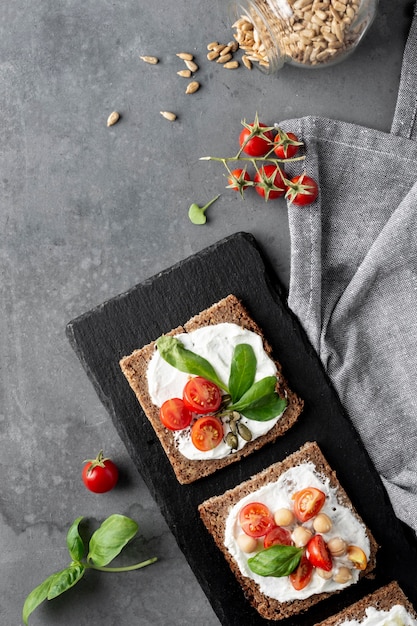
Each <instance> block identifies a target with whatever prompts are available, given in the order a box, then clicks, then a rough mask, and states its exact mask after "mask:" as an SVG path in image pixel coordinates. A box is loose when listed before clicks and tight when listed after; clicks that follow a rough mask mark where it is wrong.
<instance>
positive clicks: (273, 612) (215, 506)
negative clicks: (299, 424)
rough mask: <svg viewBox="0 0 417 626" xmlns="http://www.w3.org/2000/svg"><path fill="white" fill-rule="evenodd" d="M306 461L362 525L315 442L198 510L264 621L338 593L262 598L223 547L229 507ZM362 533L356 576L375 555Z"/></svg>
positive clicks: (372, 562)
mask: <svg viewBox="0 0 417 626" xmlns="http://www.w3.org/2000/svg"><path fill="white" fill-rule="evenodd" d="M308 462H312V463H313V464H314V465H315V468H316V471H317V473H318V474H319V475H321V476H323V477H324V478H328V479H329V484H330V487H334V488H336V489H337V499H338V502H339V504H341V505H344V506H346V507H348V508H349V509H350V510H351V511H352V514H353V515H354V516H355V517H356V518H357V519H358V520H360V521H361V522H362V524H364V522H363V521H362V519H361V517H360V516H359V514H358V513H357V511H356V509H355V508H354V506H353V504H352V502H351V501H350V499H349V497H348V495H347V494H346V492H345V490H344V489H343V487H342V486H341V485H340V483H339V481H338V479H337V477H336V472H335V471H334V470H333V469H332V468H331V467H330V465H329V464H328V462H327V461H326V459H325V458H324V456H323V454H322V452H321V450H320V448H319V446H318V444H317V443H316V442H307V443H305V444H304V445H303V446H302V447H301V448H300V449H299V450H298V451H297V452H294V453H293V454H291V455H290V456H288V457H287V458H285V459H284V460H283V461H280V462H277V463H274V464H273V465H270V466H269V467H268V468H266V469H265V470H263V471H262V472H259V473H258V474H255V475H254V476H252V478H250V479H249V480H247V481H245V482H243V483H241V484H240V485H237V486H236V487H234V488H233V489H230V490H228V491H226V492H225V493H224V494H222V495H219V496H213V497H212V498H209V499H208V500H206V501H205V502H202V503H201V504H200V505H199V507H198V510H199V513H200V517H201V519H202V521H203V523H204V525H205V526H206V528H207V530H208V531H209V532H210V534H211V535H212V537H213V539H214V541H215V543H216V545H217V546H218V548H220V550H221V551H222V553H223V555H224V557H225V558H226V561H227V562H228V564H229V566H230V568H231V570H232V571H233V573H234V575H235V576H236V578H237V580H238V582H239V584H240V585H241V587H242V588H243V591H244V594H245V596H246V598H247V599H248V600H249V602H250V603H251V604H252V606H253V607H254V608H255V609H256V610H257V611H258V613H260V615H262V617H264V618H266V619H270V620H280V619H285V618H288V617H290V616H292V615H297V614H298V613H301V612H304V611H306V610H307V609H309V608H310V607H311V606H313V605H314V604H317V602H319V601H321V600H324V599H325V598H328V597H329V596H330V595H333V593H338V592H325V593H319V594H315V595H313V596H311V597H310V598H307V599H305V600H292V601H288V602H279V601H278V600H275V599H273V598H270V597H267V596H265V595H264V594H263V593H262V592H261V591H260V589H259V586H258V584H257V583H256V582H255V581H254V580H252V579H251V578H249V577H247V576H244V575H243V574H242V573H241V571H240V569H239V566H238V564H237V562H236V561H235V559H234V558H233V556H232V555H231V554H230V552H229V550H228V549H227V548H226V547H225V545H224V536H225V527H226V520H227V517H228V515H229V513H230V511H231V509H232V507H233V506H234V505H235V504H237V503H238V502H239V501H240V500H241V499H242V498H244V497H245V496H247V495H248V494H250V493H252V492H254V491H256V490H257V489H259V488H260V487H263V486H264V485H267V484H269V483H271V482H274V481H276V480H278V478H279V477H280V476H281V474H283V473H284V472H286V471H287V470H289V469H290V468H292V467H295V466H297V465H301V464H302V463H308ZM306 486H307V485H306ZM366 530H367V535H368V538H369V542H370V546H371V552H370V558H369V560H368V563H367V567H366V569H365V570H363V571H362V572H361V573H360V576H366V575H368V574H370V572H371V571H372V570H373V569H374V568H375V565H376V552H377V549H378V545H377V543H376V541H375V539H374V537H373V535H372V533H371V531H370V530H369V529H366Z"/></svg>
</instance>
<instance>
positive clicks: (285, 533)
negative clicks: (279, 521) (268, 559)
mask: <svg viewBox="0 0 417 626" xmlns="http://www.w3.org/2000/svg"><path fill="white" fill-rule="evenodd" d="M277 544H279V545H281V546H290V545H291V544H292V540H291V533H290V531H289V530H287V529H286V528H282V526H275V528H272V529H271V530H270V531H269V532H268V533H267V535H266V536H265V539H264V548H270V547H271V546H275V545H277Z"/></svg>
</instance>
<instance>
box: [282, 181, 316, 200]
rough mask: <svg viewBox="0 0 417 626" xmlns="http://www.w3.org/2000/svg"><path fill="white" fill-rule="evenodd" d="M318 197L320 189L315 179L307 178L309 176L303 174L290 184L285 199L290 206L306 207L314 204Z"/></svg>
mask: <svg viewBox="0 0 417 626" xmlns="http://www.w3.org/2000/svg"><path fill="white" fill-rule="evenodd" d="M318 195H319V187H318V184H317V183H316V181H315V180H314V178H311V176H307V174H301V175H300V176H294V178H291V180H290V181H289V182H288V189H287V192H286V194H285V197H286V198H287V199H288V200H289V202H290V204H295V205H297V206H305V205H307V204H311V203H312V202H314V200H316V198H317V197H318Z"/></svg>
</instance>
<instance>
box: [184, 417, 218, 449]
mask: <svg viewBox="0 0 417 626" xmlns="http://www.w3.org/2000/svg"><path fill="white" fill-rule="evenodd" d="M222 439H223V424H222V423H221V421H220V420H219V419H218V418H217V417H214V416H212V415H208V416H207V417H200V418H199V419H198V420H196V421H195V422H194V424H193V425H192V426H191V441H192V442H193V444H194V445H195V447H196V448H197V450H202V451H203V452H207V451H208V450H213V448H215V447H216V446H218V445H219V443H220V442H221V441H222Z"/></svg>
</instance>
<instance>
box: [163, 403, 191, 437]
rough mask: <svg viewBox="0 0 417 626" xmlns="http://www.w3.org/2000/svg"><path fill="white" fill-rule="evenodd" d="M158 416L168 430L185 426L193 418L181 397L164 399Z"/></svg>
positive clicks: (180, 428)
mask: <svg viewBox="0 0 417 626" xmlns="http://www.w3.org/2000/svg"><path fill="white" fill-rule="evenodd" d="M159 417H160V420H161V422H162V423H163V425H164V426H165V428H169V430H182V429H183V428H187V426H189V425H190V424H191V420H192V418H193V416H192V415H191V413H190V411H189V410H188V409H187V407H186V406H185V404H184V402H183V400H181V398H171V399H170V400H166V401H165V402H164V403H163V405H162V406H161V408H160V409H159Z"/></svg>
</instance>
